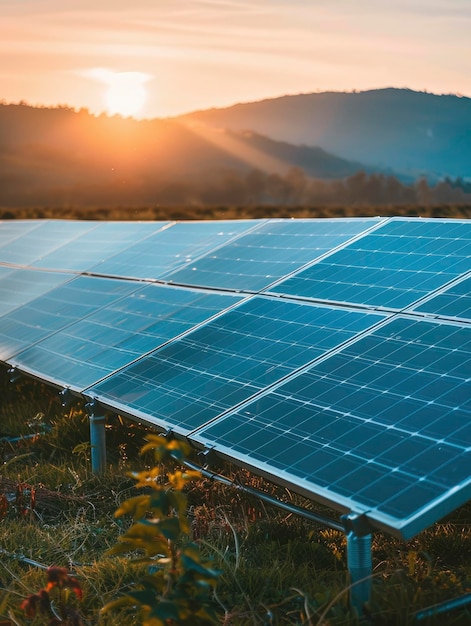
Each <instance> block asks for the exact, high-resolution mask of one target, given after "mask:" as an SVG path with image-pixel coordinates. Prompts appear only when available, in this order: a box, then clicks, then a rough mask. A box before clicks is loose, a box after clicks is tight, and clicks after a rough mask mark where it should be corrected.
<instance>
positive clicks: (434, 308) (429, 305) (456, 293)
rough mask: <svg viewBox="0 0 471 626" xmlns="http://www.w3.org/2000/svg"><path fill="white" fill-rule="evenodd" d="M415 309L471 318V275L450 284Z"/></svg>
mask: <svg viewBox="0 0 471 626" xmlns="http://www.w3.org/2000/svg"><path fill="white" fill-rule="evenodd" d="M414 310H415V311H422V312H424V313H432V314H434V315H440V316H446V317H457V318H461V319H468V320H470V319H471V277H469V278H467V279H466V280H462V281H461V282H459V283H455V284H454V285H451V286H450V287H449V288H448V289H445V290H444V291H443V292H441V293H439V294H437V295H436V296H434V297H433V298H430V299H428V300H427V301H426V302H423V303H422V304H420V305H419V306H416V307H414Z"/></svg>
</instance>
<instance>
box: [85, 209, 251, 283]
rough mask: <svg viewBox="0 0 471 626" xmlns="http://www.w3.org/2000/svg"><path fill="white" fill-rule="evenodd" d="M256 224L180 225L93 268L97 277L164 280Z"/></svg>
mask: <svg viewBox="0 0 471 626" xmlns="http://www.w3.org/2000/svg"><path fill="white" fill-rule="evenodd" d="M256 223H257V222H256V221H244V220H241V221H240V222H178V223H176V224H174V225H172V226H170V227H168V228H163V229H162V230H161V231H159V232H157V233H156V234H155V235H152V236H150V237H147V238H145V239H144V240H142V241H140V242H138V243H136V244H134V245H132V246H130V247H129V248H127V249H126V250H121V251H120V252H119V254H117V255H115V256H113V257H110V258H109V259H108V260H107V261H104V262H103V263H99V264H98V265H96V266H95V267H93V268H92V269H93V272H94V273H99V274H106V275H109V276H121V277H128V278H150V279H152V278H154V279H159V278H162V276H164V275H165V274H167V273H168V272H169V271H171V270H174V269H176V268H179V267H181V266H182V265H185V264H186V263H189V262H191V261H192V260H193V259H194V258H196V257H198V256H199V255H201V254H203V253H205V252H207V251H208V250H211V249H213V248H214V247H217V246H220V245H222V244H223V243H225V242H226V241H228V240H229V239H231V238H232V237H234V236H235V235H237V234H238V233H241V232H243V231H245V230H248V229H249V228H253V226H254V225H255V224H256Z"/></svg>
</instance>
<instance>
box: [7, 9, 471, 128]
mask: <svg viewBox="0 0 471 626" xmlns="http://www.w3.org/2000/svg"><path fill="white" fill-rule="evenodd" d="M0 15H1V19H0V59H1V61H0V100H5V101H7V102H18V101H20V100H26V101H27V102H30V103H32V104H46V105H50V104H52V105H55V104H68V105H70V106H72V107H74V108H80V107H87V108H89V109H90V110H91V111H92V112H94V113H99V112H101V111H108V112H112V113H113V112H121V111H120V107H121V109H122V110H123V111H126V108H125V105H126V102H123V101H122V98H123V97H127V98H128V102H127V106H128V112H129V113H130V114H131V113H133V114H135V115H136V116H141V117H164V116H170V115H176V114H179V113H184V112H188V111H192V110H195V109H203V108H210V107H212V106H227V105H231V104H234V103H236V102H247V101H253V100H260V99H263V98H271V97H276V96H280V95H284V94H297V93H309V92H315V91H351V90H354V89H356V90H366V89H373V88H379V87H409V88H411V89H416V90H427V91H432V92H434V93H460V94H463V95H466V96H471V36H470V32H471V0H389V1H388V2H386V1H383V0H360V1H358V0H250V1H248V0H132V1H130V0H112V1H111V0H110V1H108V0H106V1H103V0H0ZM120 94H122V95H121V96H120ZM123 94H128V95H127V96H125V95H123ZM120 98H121V101H120ZM123 107H124V108H123Z"/></svg>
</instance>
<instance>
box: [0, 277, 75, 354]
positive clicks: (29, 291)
mask: <svg viewBox="0 0 471 626" xmlns="http://www.w3.org/2000/svg"><path fill="white" fill-rule="evenodd" d="M71 278H72V274H65V273H64V274H62V273H60V274H55V273H53V272H41V271H35V270H28V269H12V268H8V269H7V268H6V267H0V316H2V315H5V314H6V313H9V312H10V311H13V310H14V309H16V308H17V307H19V306H22V305H23V304H26V303H27V302H29V301H30V300H33V299H34V298H36V297H38V296H41V295H42V294H44V293H46V292H48V291H50V290H51V289H53V288H54V287H57V286H58V285H61V284H62V283H65V282H67V281H68V280H70V279H71ZM1 352H2V351H1V348H0V353H1Z"/></svg>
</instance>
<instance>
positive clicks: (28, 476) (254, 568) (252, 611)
mask: <svg viewBox="0 0 471 626" xmlns="http://www.w3.org/2000/svg"><path fill="white" fill-rule="evenodd" d="M0 425H1V426H0V431H1V432H2V436H4V437H5V435H9V436H19V435H21V436H22V437H23V439H20V440H19V441H16V442H9V441H7V440H6V439H5V438H4V439H3V441H2V442H1V443H0V463H2V466H1V467H2V468H1V470H0V498H1V497H2V496H4V499H3V501H4V502H5V500H6V502H7V505H6V510H4V512H3V514H2V515H1V516H0V624H3V623H5V624H8V623H10V624H13V623H15V622H13V621H10V617H11V618H14V619H15V620H16V622H17V623H20V624H26V623H31V621H28V620H27V619H26V618H25V617H24V616H23V615H22V611H21V610H20V605H21V602H22V600H23V599H24V598H25V597H27V596H28V595H29V594H31V593H36V592H37V591H38V589H39V588H40V587H42V586H43V585H44V583H45V570H44V567H47V566H50V565H53V564H54V565H57V566H62V567H67V568H69V569H70V571H72V572H73V573H74V574H75V575H76V576H77V578H78V579H79V581H80V584H81V586H82V587H83V590H84V599H83V601H82V602H80V603H78V602H77V605H80V606H79V608H80V611H81V614H82V615H83V617H84V623H85V624H87V625H100V626H108V625H110V626H111V624H117V623H119V624H125V625H130V626H132V625H133V624H135V623H137V622H136V621H135V618H134V617H133V616H132V615H129V614H124V613H123V614H121V616H120V617H118V618H117V617H116V615H113V616H100V615H99V609H100V608H101V607H102V606H103V605H104V604H105V603H107V602H108V601H110V600H112V599H113V598H115V597H117V596H118V594H119V593H120V592H123V591H126V590H127V589H130V588H132V586H133V585H134V583H135V581H136V580H138V578H139V575H140V574H142V572H139V571H136V566H135V565H131V564H130V563H129V561H128V560H127V559H123V558H116V557H109V556H108V555H106V550H107V549H108V548H110V547H111V546H112V545H113V544H114V543H115V542H116V540H117V538H118V537H119V536H120V535H121V534H122V533H123V531H124V529H125V526H126V524H127V523H128V522H127V521H126V520H124V521H122V520H121V519H116V518H115V517H114V515H113V514H114V511H115V510H116V509H117V507H118V506H119V504H120V503H121V502H123V501H124V500H126V499H127V498H129V497H130V496H132V495H135V493H136V491H135V489H134V486H133V485H134V483H133V481H132V480H131V479H130V478H129V477H128V476H127V475H126V472H128V471H131V470H140V469H142V468H143V467H144V466H145V465H149V463H150V459H148V458H146V457H141V456H140V455H139V450H140V448H141V446H142V444H143V443H144V438H145V435H146V433H147V432H148V431H147V430H146V429H145V428H144V427H142V426H140V425H138V424H135V423H132V422H129V421H125V420H121V419H118V418H113V419H110V420H109V422H108V427H107V445H108V451H109V457H108V469H107V472H106V474H105V475H104V476H102V477H97V476H94V475H93V474H92V473H91V468H90V459H89V455H90V447H89V443H88V442H89V432H88V418H87V416H86V414H85V412H84V410H83V407H82V406H81V405H80V404H77V405H74V406H73V407H72V408H70V409H67V410H64V409H63V408H62V407H61V406H60V404H59V402H58V397H57V392H56V391H54V390H51V389H49V388H47V387H45V386H43V385H41V384H40V383H38V382H35V381H32V380H26V379H23V380H22V381H20V382H19V383H17V384H15V385H12V384H10V383H9V382H8V379H7V375H6V370H5V369H4V368H0ZM36 432H37V433H40V434H38V436H37V437H33V438H31V437H29V436H30V435H32V434H33V433H36ZM28 437H29V438H28ZM235 472H237V476H238V478H239V479H242V480H244V482H246V483H247V484H249V485H250V486H252V487H256V488H258V489H264V490H267V491H269V492H270V493H272V494H273V495H275V496H277V497H280V498H284V499H286V498H289V499H290V501H292V502H294V503H296V504H299V505H302V506H307V507H310V508H313V507H314V504H313V503H310V502H306V501H305V500H303V499H302V498H301V497H299V496H297V495H296V494H293V493H287V492H286V490H283V489H281V488H279V487H275V486H273V485H269V484H267V483H265V482H264V481H263V480H262V479H260V478H257V477H254V476H251V475H250V474H249V473H247V472H242V471H241V470H235V469H233V468H231V467H226V468H224V473H225V474H226V475H230V474H233V473H235ZM32 495H33V496H34V495H35V498H36V501H35V504H34V506H33V507H32ZM189 500H190V503H191V506H190V511H189V513H190V518H191V520H192V527H193V531H192V532H193V535H194V539H195V540H197V541H198V542H199V544H200V546H201V550H202V551H203V553H204V555H205V556H208V557H212V558H213V559H214V562H215V565H216V567H218V568H219V569H220V570H221V572H222V573H221V576H220V581H219V584H218V586H217V594H216V597H215V602H216V605H217V607H218V612H219V614H220V619H221V624H225V626H243V625H260V626H262V625H265V624H266V625H271V624H273V625H298V624H311V625H314V624H319V625H320V624H329V625H331V626H347V625H353V624H356V623H357V621H356V620H355V618H354V616H352V615H351V613H350V609H349V602H348V575H347V566H346V551H345V537H344V535H343V533H340V532H337V531H333V530H329V529H326V528H323V527H320V526H317V525H314V524H311V523H309V522H308V521H306V520H304V519H301V518H299V517H296V516H294V515H290V514H287V513H286V512H282V511H281V510H279V509H275V508H272V507H270V506H268V505H264V504H262V503H261V502H260V501H258V500H256V499H254V498H251V497H249V496H248V495H246V494H244V493H242V492H241V491H238V490H234V489H232V488H230V487H228V486H226V485H223V484H220V483H215V482H212V481H210V480H207V479H201V481H198V482H197V483H195V484H194V485H193V486H192V487H191V489H190V491H189ZM0 510H1V508H0ZM316 510H320V507H317V508H316ZM321 512H324V513H327V514H329V515H331V516H336V514H335V513H333V512H331V511H325V510H322V511H321ZM373 566H374V572H373V575H374V576H373V593H372V599H371V603H370V606H369V607H368V611H369V615H370V617H369V620H366V619H365V620H364V623H370V624H374V625H380V626H389V625H391V626H395V625H397V626H407V625H408V624H410V625H412V624H414V623H417V622H415V621H414V619H413V615H414V613H415V612H416V611H418V610H421V609H423V608H425V607H428V606H430V605H433V604H435V603H437V602H442V601H445V600H450V599H452V598H456V597H458V596H459V595H462V594H464V593H469V592H470V591H471V506H470V505H467V506H465V507H462V508H461V509H459V510H458V511H456V512H455V513H454V514H453V515H451V516H449V517H448V518H447V519H446V520H443V521H442V522H441V523H440V524H436V525H434V526H432V527H431V528H430V529H428V530H427V531H426V532H424V533H422V534H420V535H419V536H418V537H416V538H415V539H413V540H412V541H410V542H402V541H400V540H398V539H394V538H392V537H390V536H388V535H383V534H382V533H375V535H374V538H373ZM9 616H10V617H9ZM2 620H3V622H2ZM470 620H471V607H469V608H468V610H466V609H461V610H456V611H453V612H449V613H447V614H446V615H440V616H437V617H436V618H435V619H433V620H428V621H426V622H420V623H426V624H428V625H429V626H430V625H439V624H440V625H443V624H450V625H456V626H461V625H465V624H469V623H470ZM32 623H34V624H40V623H41V622H40V621H39V620H38V619H36V620H35V621H34V622H32ZM420 623H419V624H420Z"/></svg>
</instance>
